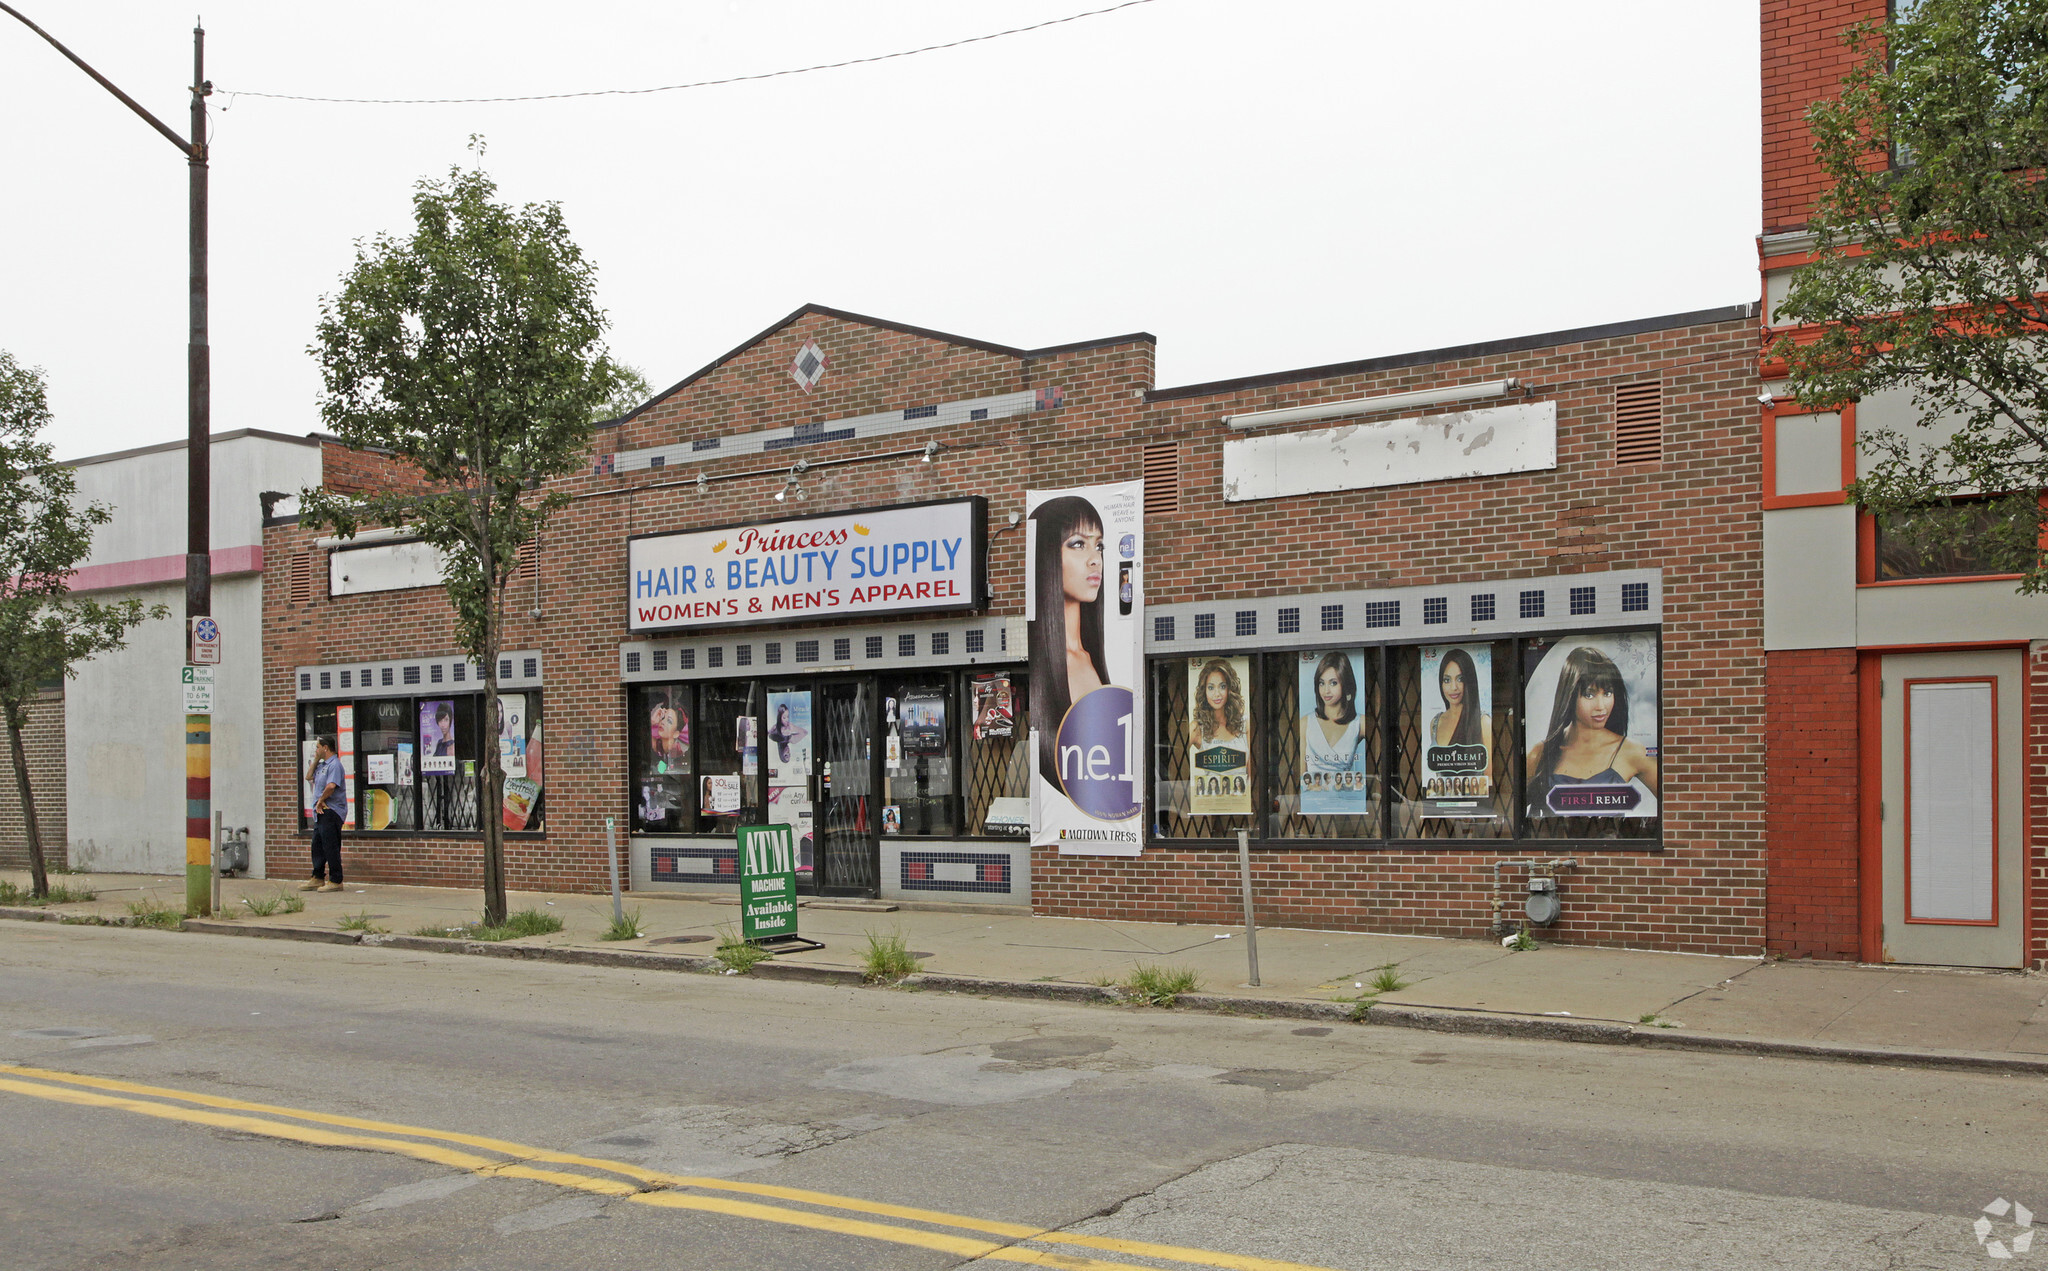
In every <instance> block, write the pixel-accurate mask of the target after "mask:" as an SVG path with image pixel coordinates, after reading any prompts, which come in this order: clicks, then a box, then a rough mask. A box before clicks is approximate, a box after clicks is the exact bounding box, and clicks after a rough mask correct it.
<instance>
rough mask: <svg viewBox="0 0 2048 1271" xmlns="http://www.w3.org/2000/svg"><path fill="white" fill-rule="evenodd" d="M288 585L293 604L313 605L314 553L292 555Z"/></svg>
mask: <svg viewBox="0 0 2048 1271" xmlns="http://www.w3.org/2000/svg"><path fill="white" fill-rule="evenodd" d="M288 583H289V586H290V588H291V603H293V604H295V605H310V604H312V603H313V553H311V552H293V553H292V567H291V573H290V575H289V577H288Z"/></svg>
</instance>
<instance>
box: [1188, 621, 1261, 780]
mask: <svg viewBox="0 0 2048 1271" xmlns="http://www.w3.org/2000/svg"><path fill="white" fill-rule="evenodd" d="M1251 667H1252V661H1251V659H1250V658H1189V659H1188V811H1189V812H1191V813H1193V814H1194V815H1196V816H1249V815H1251V810H1252V787H1251V731H1252V712H1251V707H1250V706H1249V705H1248V704H1247V695H1246V693H1245V691H1244V686H1245V682H1246V681H1247V680H1249V679H1250V678H1251V674H1252V670H1251Z"/></svg>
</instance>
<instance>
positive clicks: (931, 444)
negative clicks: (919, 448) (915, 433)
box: [924, 441, 939, 463]
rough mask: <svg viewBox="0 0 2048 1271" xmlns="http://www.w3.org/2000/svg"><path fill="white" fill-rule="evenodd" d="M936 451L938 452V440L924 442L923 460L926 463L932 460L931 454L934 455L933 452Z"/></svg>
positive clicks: (935, 452)
mask: <svg viewBox="0 0 2048 1271" xmlns="http://www.w3.org/2000/svg"><path fill="white" fill-rule="evenodd" d="M937 453H939V443H938V442H936V441H927V442H926V443H924V461H925V462H926V463H930V462H931V461H932V456H933V455H935V454H937Z"/></svg>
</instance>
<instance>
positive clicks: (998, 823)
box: [966, 671, 1031, 838]
mask: <svg viewBox="0 0 2048 1271" xmlns="http://www.w3.org/2000/svg"><path fill="white" fill-rule="evenodd" d="M966 689H967V693H966V697H967V701H968V702H969V703H970V709H971V711H972V714H971V715H970V717H969V718H970V719H971V721H972V722H971V724H970V725H969V727H968V730H967V764H966V772H967V799H966V804H967V832H968V834H970V835H975V836H980V837H988V838H1022V837H1025V836H1027V835H1029V834H1030V833H1031V694H1030V685H1029V684H1028V683H1027V682H1026V678H1025V676H1024V675H1023V674H1022V673H1020V672H1008V671H1006V672H998V673H996V674H992V675H972V676H969V677H968V680H967V685H966Z"/></svg>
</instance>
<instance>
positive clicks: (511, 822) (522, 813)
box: [501, 777, 540, 830]
mask: <svg viewBox="0 0 2048 1271" xmlns="http://www.w3.org/2000/svg"><path fill="white" fill-rule="evenodd" d="M539 802H540V782H538V781H535V780H534V779H533V778H531V777H507V778H505V800H504V807H503V808H502V809H501V815H502V817H503V820H504V823H505V828H506V829H508V830H523V829H525V828H526V827H527V824H528V823H529V822H531V821H532V820H533V805H534V804H536V803H539Z"/></svg>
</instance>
